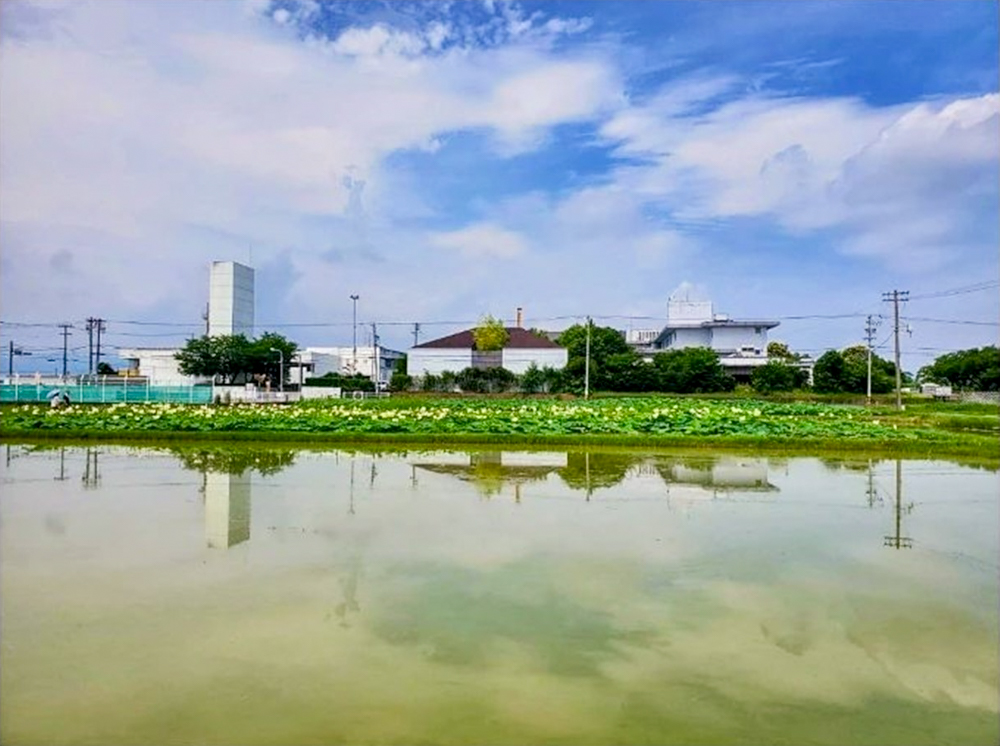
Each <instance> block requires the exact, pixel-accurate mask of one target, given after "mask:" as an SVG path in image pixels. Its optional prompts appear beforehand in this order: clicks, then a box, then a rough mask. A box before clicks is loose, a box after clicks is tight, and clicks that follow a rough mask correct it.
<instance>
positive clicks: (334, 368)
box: [288, 345, 404, 384]
mask: <svg viewBox="0 0 1000 746" xmlns="http://www.w3.org/2000/svg"><path fill="white" fill-rule="evenodd" d="M402 357H404V355H403V353H402V352H400V351H399V350H390V349H389V348H388V347H383V346H382V345H365V346H359V347H358V348H357V350H356V354H355V348H354V347H353V346H352V347H306V348H305V349H304V350H302V351H301V352H299V353H297V354H296V355H295V357H294V358H293V359H292V364H291V367H290V368H289V372H288V380H289V381H290V382H292V383H300V382H303V381H308V380H309V379H310V378H319V377H320V376H322V375H324V374H326V373H331V372H333V373H341V374H343V375H346V376H350V375H354V374H355V373H360V374H361V375H363V376H364V377H365V378H371V377H372V375H373V372H374V371H375V369H376V367H377V369H378V380H379V382H380V383H383V384H387V383H388V382H389V379H390V378H391V377H392V372H393V369H394V368H395V366H396V361H397V360H399V359H400V358H402Z"/></svg>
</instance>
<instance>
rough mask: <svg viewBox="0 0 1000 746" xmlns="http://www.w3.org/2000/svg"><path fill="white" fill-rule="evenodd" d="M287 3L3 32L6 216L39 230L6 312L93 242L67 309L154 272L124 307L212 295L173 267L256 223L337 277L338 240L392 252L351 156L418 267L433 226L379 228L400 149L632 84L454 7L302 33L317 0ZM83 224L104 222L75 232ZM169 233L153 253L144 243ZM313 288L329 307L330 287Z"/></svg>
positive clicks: (238, 240) (542, 127)
mask: <svg viewBox="0 0 1000 746" xmlns="http://www.w3.org/2000/svg"><path fill="white" fill-rule="evenodd" d="M12 7H13V6H12ZM275 10H276V9H275V8H274V7H273V6H271V5H267V6H264V5H258V6H255V7H251V6H246V5H237V4H231V3H224V2H219V3H206V4H199V5H198V7H197V10H196V11H194V12H192V11H191V9H190V8H189V7H188V6H185V5H181V4H173V3H152V2H150V3H125V4H117V3H102V2H97V3H84V2H78V3H71V4H67V5H65V6H63V7H61V8H59V9H58V16H57V21H58V24H59V28H60V29H61V33H58V34H54V33H49V31H50V27H49V26H47V25H46V24H50V23H55V22H56V20H53V19H52V18H49V17H48V16H46V17H44V18H34V17H32V18H33V20H32V21H31V23H29V24H22V26H21V27H20V28H21V31H20V32H19V34H18V35H13V36H12V35H7V34H5V36H4V37H3V40H2V42H0V60H2V64H0V145H2V150H3V153H4V159H3V163H2V166H0V168H2V173H0V221H2V223H3V225H4V226H5V227H6V228H10V227H12V226H17V227H18V230H19V233H20V235H24V236H28V235H30V237H31V239H30V241H28V240H27V239H26V240H25V241H24V242H23V243H17V242H7V243H6V244H5V253H6V256H5V260H7V261H8V262H9V263H12V266H16V267H18V271H17V275H18V276H17V280H16V282H17V283H18V290H16V291H15V290H14V289H13V288H12V285H13V284H15V280H14V279H13V278H11V277H10V275H9V273H5V275H4V278H3V282H4V293H3V294H4V300H5V309H6V311H7V312H9V313H12V314H14V315H15V316H23V315H25V314H28V313H41V311H39V310H38V307H37V305H35V304H34V303H33V299H34V298H36V297H38V296H39V294H40V293H42V292H43V291H44V289H45V287H46V286H45V279H44V278H45V274H46V271H47V270H46V266H47V265H46V262H48V261H49V260H50V259H51V256H54V255H55V254H57V253H59V252H62V251H66V252H69V253H70V254H72V255H74V256H76V258H77V261H75V262H71V263H70V264H69V265H68V266H70V267H71V268H72V269H73V272H75V273H76V274H75V276H74V277H75V279H72V278H71V279H67V282H69V283H71V284H73V287H74V288H76V290H75V291H74V293H71V294H68V295H67V296H65V297H67V298H69V297H73V298H77V296H80V297H79V298H78V299H77V300H74V301H73V303H71V304H69V305H67V307H66V308H65V309H64V313H66V314H68V315H70V316H81V317H82V316H85V315H88V314H93V313H100V311H99V309H97V308H95V307H94V306H95V304H100V303H104V302H106V301H104V300H101V299H102V298H112V297H116V296H117V297H119V298H120V297H121V296H122V295H123V293H122V292H118V293H116V292H115V291H114V288H115V287H119V286H121V285H123V283H128V282H134V281H136V279H137V278H148V279H149V280H150V282H151V283H152V289H151V290H150V291H149V292H137V293H135V294H128V304H129V307H128V308H124V307H121V308H119V310H120V312H121V314H122V315H134V314H135V313H137V312H138V311H141V310H142V309H149V308H152V307H154V306H155V304H156V303H158V302H160V301H162V300H163V293H161V292H160V290H163V292H164V293H166V292H168V290H169V292H175V291H176V293H177V294H176V295H175V296H174V297H175V300H176V303H177V304H179V305H181V306H184V307H186V308H196V307H197V308H200V306H201V303H203V299H202V296H203V295H204V288H202V287H201V283H199V284H197V285H192V284H191V283H182V284H181V286H180V287H179V288H175V287H171V286H170V285H169V284H167V283H157V282H156V280H155V278H156V277H158V276H160V277H162V276H166V275H168V274H170V272H171V270H170V267H175V268H181V267H195V268H196V269H197V271H201V270H202V269H203V266H204V263H205V262H206V261H208V260H209V259H212V258H230V257H231V258H245V256H244V252H245V247H246V245H247V244H248V243H249V242H250V241H253V242H254V243H255V244H256V246H257V248H256V251H257V256H258V261H261V260H265V259H266V258H267V256H268V253H267V252H269V251H270V252H276V251H284V250H286V249H288V248H289V247H294V248H295V251H294V252H293V254H292V260H291V261H292V262H293V264H294V265H295V270H296V272H298V273H299V274H300V275H301V276H302V277H303V278H304V277H305V276H306V274H307V272H306V270H307V269H308V270H309V271H312V272H313V274H312V275H311V276H312V277H316V276H327V275H328V273H325V272H317V271H316V269H317V267H320V266H322V262H323V259H322V257H324V256H337V257H340V259H341V260H342V261H347V260H350V258H351V256H352V254H351V252H352V251H355V252H358V253H357V259H358V261H361V262H368V261H372V260H374V259H376V258H378V257H379V256H381V257H383V258H384V256H385V250H384V249H381V248H371V246H375V245H376V243H377V242H376V239H375V238H370V239H366V240H364V241H361V240H358V239H357V238H356V237H351V230H349V229H348V228H347V227H345V225H346V223H345V220H346V218H345V216H344V210H345V209H346V207H347V200H348V193H347V190H346V189H345V188H344V186H343V184H342V177H343V175H344V174H346V173H349V172H351V173H356V174H357V175H358V176H359V177H360V178H363V179H365V180H367V186H366V189H365V198H366V203H367V204H368V205H369V208H370V212H371V213H372V214H371V215H370V222H371V224H372V225H371V231H372V232H373V234H372V235H373V236H378V237H385V236H388V235H392V237H393V240H394V243H392V244H390V245H392V246H394V247H395V248H394V249H393V252H395V253H394V254H393V255H394V256H398V257H399V258H400V261H399V264H400V267H398V268H396V269H395V270H394V271H398V272H399V273H400V278H401V280H402V279H405V280H409V281H412V279H413V272H414V265H412V264H410V263H409V262H410V261H411V257H410V256H409V255H408V254H407V252H409V251H416V249H409V248H405V247H406V246H418V245H421V243H422V241H421V240H420V239H418V238H417V237H416V236H415V235H414V234H412V233H411V234H408V235H401V234H400V233H399V232H398V231H393V230H391V229H389V228H386V227H385V226H382V227H381V228H380V227H379V225H380V222H379V221H380V220H382V219H383V218H382V216H381V215H380V214H379V212H380V209H381V207H382V206H385V205H386V204H387V203H388V200H387V197H386V195H385V194H384V193H383V189H384V188H385V184H387V183H389V182H390V181H391V180H390V179H388V178H386V176H387V174H386V168H387V166H386V158H387V157H388V156H390V155H391V154H393V153H397V152H400V151H405V150H409V149H422V150H425V151H428V152H433V151H434V150H435V149H436V148H438V147H440V143H441V138H442V136H443V135H446V134H448V133H451V132H456V131H460V130H477V129H478V130H484V131H486V132H492V133H495V135H496V137H498V138H499V139H502V140H504V141H505V142H508V143H513V142H517V143H518V145H517V148H516V149H518V150H521V151H523V150H524V149H525V148H526V147H530V146H531V145H534V144H537V143H539V142H542V141H544V137H545V132H546V130H547V129H548V128H550V127H552V126H556V125H559V124H561V123H563V122H567V121H580V120H582V119H586V118H588V117H596V116H599V114H600V112H601V111H602V110H604V109H605V108H606V107H607V106H609V105H610V103H609V102H613V101H615V100H616V97H617V96H618V95H619V90H618V89H619V87H620V81H619V80H618V78H617V77H616V75H615V74H614V72H613V70H612V69H611V66H610V63H608V62H607V61H605V60H603V59H601V58H597V57H594V56H590V57H588V56H586V55H583V54H580V53H579V52H578V53H577V54H576V55H575V56H574V57H572V58H568V57H565V56H562V55H558V54H556V53H554V52H552V51H551V50H548V49H546V48H545V46H544V45H538V44H534V43H531V44H525V45H521V46H519V45H516V44H507V45H502V46H498V47H496V48H489V49H477V48H452V49H449V48H448V40H449V39H450V38H451V36H450V35H451V34H453V33H454V32H453V31H452V30H451V29H450V28H449V27H448V26H446V25H445V24H444V23H441V22H431V23H429V24H427V25H426V26H424V27H423V30H422V31H420V32H419V33H416V32H415V33H410V32H404V31H400V30H397V29H392V28H389V27H387V26H384V25H383V26H379V25H371V26H369V27H367V28H349V29H347V30H345V31H344V32H343V33H342V34H340V36H338V37H337V39H335V40H332V41H331V40H323V39H318V38H312V39H307V40H306V41H305V42H303V41H302V40H301V39H300V37H299V35H298V34H297V33H296V31H295V30H293V29H292V28H290V26H291V25H292V22H293V21H298V20H301V18H302V17H305V16H308V15H310V14H314V13H315V12H316V10H315V8H314V7H313V6H312V5H310V4H308V3H300V4H299V5H298V6H296V7H295V8H292V9H291V10H290V11H289V13H290V15H289V16H288V17H285V16H284V14H282V15H281V18H277V17H275V15H274V13H275ZM248 11H249V12H248ZM4 13H5V20H6V19H7V13H8V11H7V9H6V6H5V9H4ZM53 18H55V16H53ZM282 19H283V20H282ZM431 51H433V53H430V52H431ZM412 199H413V200H414V201H416V200H418V199H419V195H416V196H414V197H413V198H412ZM394 209H395V208H394ZM400 209H402V210H403V211H405V209H406V208H405V207H403V208H400ZM324 221H325V222H324ZM192 230H196V231H197V235H198V236H200V239H199V240H198V241H192V240H191V235H192ZM82 231H89V233H87V234H86V236H89V237H88V238H81V239H78V240H75V239H73V236H74V235H80V236H83V235H85V234H84V233H83V232H82ZM97 236H101V237H102V238H96V237H97ZM220 236H226V238H225V239H221V238H218V237H220ZM493 239H495V241H494V243H493V244H491V245H492V246H493V249H492V250H494V251H496V252H499V253H500V254H504V253H505V252H506V253H507V254H510V253H511V252H516V251H519V250H522V249H523V247H522V246H521V245H520V244H518V243H517V241H516V240H515V239H513V238H510V237H506V238H504V234H503V233H502V232H500V233H498V234H496V235H494V236H493ZM98 245H103V246H105V247H112V246H113V247H115V248H114V250H111V249H110V248H109V249H108V250H107V251H102V252H96V249H95V247H96V246H98ZM154 248H155V251H156V252H157V258H156V259H155V261H154V260H152V259H148V260H147V259H139V258H138V257H143V256H144V255H145V254H146V253H147V252H150V251H153V250H154ZM109 252H110V253H109ZM116 252H118V253H122V254H125V253H127V254H128V258H127V259H125V260H116V259H115V256H116V255H117V254H116ZM231 252H239V253H238V254H237V255H235V256H234V255H232V253H231ZM218 253H223V254H225V256H222V257H220V256H217V254H218ZM95 256H100V257H101V258H102V259H101V263H102V267H103V270H102V271H103V272H104V275H103V279H102V280H101V282H99V283H97V284H94V283H93V282H92V280H93V278H92V277H91V276H90V275H89V274H86V273H85V272H84V271H83V270H82V269H81V267H83V266H84V265H87V264H88V262H87V261H84V259H85V258H89V257H95ZM133 259H134V260H135V261H133ZM317 262H319V264H317ZM144 268H149V270H150V271H148V272H147V271H146V270H145V269H144ZM175 274H178V275H181V274H184V276H186V274H185V273H184V272H181V271H180V270H178V271H177V272H175ZM381 277H382V279H381V280H380V281H384V282H385V283H387V284H388V283H390V282H392V281H391V280H388V279H386V273H385V272H383V273H382V276H381ZM32 278H34V279H32ZM301 282H305V280H304V279H303V280H302V281H301ZM98 287H100V288H101V291H100V292H98V290H97V288H98ZM88 288H92V290H90V291H88V290H87V289H88ZM298 289H299V288H294V289H293V291H292V292H293V293H294V292H297V291H298ZM88 293H89V296H90V299H89V300H86V299H85V298H84V296H87V295H88ZM313 302H314V303H315V304H316V305H315V308H314V310H315V312H317V313H322V312H323V309H324V305H323V304H324V302H325V301H324V299H323V297H322V296H320V297H318V298H316V299H314V301H310V303H313Z"/></svg>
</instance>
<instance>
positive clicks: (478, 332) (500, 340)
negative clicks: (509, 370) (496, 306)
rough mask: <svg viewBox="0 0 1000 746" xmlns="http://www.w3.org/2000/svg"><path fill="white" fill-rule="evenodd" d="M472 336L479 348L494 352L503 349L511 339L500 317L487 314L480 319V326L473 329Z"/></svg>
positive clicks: (482, 350)
mask: <svg viewBox="0 0 1000 746" xmlns="http://www.w3.org/2000/svg"><path fill="white" fill-rule="evenodd" d="M472 338H473V339H474V340H475V343H476V349H477V350H479V351H480V352H492V351H495V350H502V349H503V348H504V346H505V345H506V344H507V341H508V340H509V339H510V334H509V333H508V331H507V328H506V327H505V326H504V325H503V322H502V321H501V320H500V319H495V318H493V317H492V316H490V315H489V314H487V315H486V316H484V317H483V318H482V319H480V320H479V326H477V327H476V328H475V329H473V330H472Z"/></svg>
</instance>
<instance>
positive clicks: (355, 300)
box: [351, 295, 361, 373]
mask: <svg viewBox="0 0 1000 746" xmlns="http://www.w3.org/2000/svg"><path fill="white" fill-rule="evenodd" d="M360 297H361V296H360V295H352V296H351V301H352V302H353V303H354V312H353V316H352V317H351V319H352V321H351V329H352V330H353V331H354V354H353V355H352V356H351V373H357V372H358V298H360Z"/></svg>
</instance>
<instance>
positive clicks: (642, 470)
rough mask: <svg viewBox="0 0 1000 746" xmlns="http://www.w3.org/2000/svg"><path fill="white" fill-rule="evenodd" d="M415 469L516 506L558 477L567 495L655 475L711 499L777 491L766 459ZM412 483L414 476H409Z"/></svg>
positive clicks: (451, 459) (445, 460)
mask: <svg viewBox="0 0 1000 746" xmlns="http://www.w3.org/2000/svg"><path fill="white" fill-rule="evenodd" d="M410 464H411V465H412V466H413V467H414V468H416V469H420V470H423V471H427V472H433V473H436V474H446V475H449V476H452V477H455V478H456V479H460V480H462V481H466V482H471V483H472V484H474V485H476V487H477V488H478V490H479V491H480V492H481V493H482V494H484V495H487V496H490V495H497V494H500V492H502V491H503V489H504V487H506V486H511V487H513V493H514V496H515V500H516V501H517V502H520V497H521V487H522V486H523V485H526V484H530V483H533V482H541V481H544V480H545V479H547V478H548V477H549V475H552V474H555V475H558V476H559V478H560V479H561V480H562V482H563V483H564V484H565V485H566V486H567V487H569V488H570V489H572V490H576V491H581V492H584V493H586V495H587V498H588V499H589V498H590V497H591V496H592V495H593V494H594V492H595V491H596V490H609V489H612V488H614V487H617V486H618V485H620V484H622V483H623V482H624V481H625V480H626V479H628V478H629V477H640V478H641V477H646V476H650V475H653V476H658V477H659V478H660V479H661V480H662V481H663V482H664V483H665V484H666V485H667V488H668V490H667V493H669V488H670V487H672V486H677V485H685V486H692V487H697V488H700V489H701V490H703V491H705V492H708V493H711V494H712V495H717V494H719V493H721V492H778V491H779V490H778V487H777V486H776V485H774V484H773V483H771V482H770V481H769V480H768V460H767V459H765V458H749V457H736V456H715V457H708V458H706V457H701V458H691V457H668V456H650V455H647V454H641V453H639V454H636V453H627V452H619V453H615V452H606V451H569V452H565V451H562V452H541V451H529V452H525V451H484V452H476V453H454V452H451V453H433V454H422V455H420V456H418V457H416V458H415V459H413V460H411V461H410ZM413 479H414V480H415V479H416V478H415V476H414V477H413Z"/></svg>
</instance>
